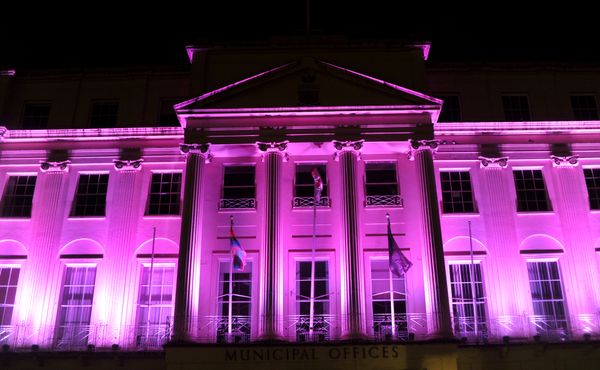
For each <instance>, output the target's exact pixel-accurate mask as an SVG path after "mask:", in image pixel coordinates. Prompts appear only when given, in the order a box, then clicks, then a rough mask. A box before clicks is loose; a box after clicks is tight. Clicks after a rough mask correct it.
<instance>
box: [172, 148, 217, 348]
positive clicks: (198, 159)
mask: <svg viewBox="0 0 600 370" xmlns="http://www.w3.org/2000/svg"><path fill="white" fill-rule="evenodd" d="M180 149H181V152H182V153H183V154H185V155H186V156H187V158H186V164H185V175H184V178H185V182H184V193H183V207H182V208H183V211H182V214H181V236H180V239H179V259H178V265H177V290H176V292H175V318H174V319H175V320H174V325H173V341H174V342H186V341H191V340H192V339H193V338H194V335H195V332H196V327H195V322H196V321H197V319H198V317H197V315H198V304H199V302H198V300H199V290H200V259H201V251H202V216H203V213H202V208H203V187H204V186H203V185H204V164H205V162H206V161H207V160H209V159H210V154H209V150H208V149H209V144H182V145H181V147H180Z"/></svg>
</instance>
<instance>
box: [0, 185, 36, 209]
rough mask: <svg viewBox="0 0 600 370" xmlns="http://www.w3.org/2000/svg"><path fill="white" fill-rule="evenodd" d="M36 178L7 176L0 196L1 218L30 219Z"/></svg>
mask: <svg viewBox="0 0 600 370" xmlns="http://www.w3.org/2000/svg"><path fill="white" fill-rule="evenodd" d="M36 180H37V177H36V176H9V177H8V181H7V183H6V188H5V189H4V194H3V196H2V203H1V205H2V217H27V218H28V217H31V209H32V205H33V193H34V190H35V183H36Z"/></svg>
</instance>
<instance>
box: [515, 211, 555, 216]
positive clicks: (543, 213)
mask: <svg viewBox="0 0 600 370" xmlns="http://www.w3.org/2000/svg"><path fill="white" fill-rule="evenodd" d="M555 214H556V213H555V212H554V211H521V212H519V211H517V216H537V215H539V216H548V215H555Z"/></svg>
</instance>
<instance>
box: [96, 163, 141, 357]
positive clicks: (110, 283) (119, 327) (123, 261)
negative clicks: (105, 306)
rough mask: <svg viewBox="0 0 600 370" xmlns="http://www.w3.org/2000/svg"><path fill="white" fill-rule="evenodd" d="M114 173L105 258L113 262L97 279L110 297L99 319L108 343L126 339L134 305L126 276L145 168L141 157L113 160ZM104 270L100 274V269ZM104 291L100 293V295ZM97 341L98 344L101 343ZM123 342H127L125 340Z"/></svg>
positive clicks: (133, 247)
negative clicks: (141, 179)
mask: <svg viewBox="0 0 600 370" xmlns="http://www.w3.org/2000/svg"><path fill="white" fill-rule="evenodd" d="M113 162H114V166H115V173H114V174H113V175H112V178H111V180H110V181H111V185H110V186H111V188H112V189H114V191H112V194H113V195H112V205H111V207H110V214H109V215H107V216H110V217H109V218H108V231H107V237H106V244H107V246H108V248H106V256H105V259H106V261H109V262H110V263H108V264H106V265H104V266H101V270H99V271H98V275H97V277H96V279H98V280H100V279H102V280H103V281H104V282H105V283H101V282H100V281H98V283H97V284H96V286H97V287H98V293H101V291H100V289H106V294H104V295H103V296H105V297H107V299H108V301H109V302H110V303H111V305H110V309H109V310H107V312H104V310H102V312H101V313H100V315H99V320H101V321H102V322H103V323H106V325H107V332H106V337H105V340H106V343H98V344H104V345H107V346H108V345H111V344H115V343H123V342H122V341H123V340H125V339H126V337H127V334H128V333H127V330H126V328H125V327H124V325H126V321H125V317H126V316H127V314H126V312H124V311H125V310H126V309H128V308H129V309H132V306H131V304H130V302H129V297H128V296H127V295H126V294H125V292H126V288H127V287H128V285H129V282H128V279H127V271H128V266H129V264H130V262H131V256H132V255H133V254H134V252H135V248H136V245H135V236H136V233H137V231H138V230H137V221H138V218H139V216H140V214H139V213H138V212H139V208H138V207H136V199H137V198H138V195H139V193H138V192H137V191H136V190H137V189H138V188H139V187H140V184H139V181H140V178H141V176H140V175H139V174H140V170H141V169H142V162H143V160H142V159H138V160H122V159H116V160H113ZM101 271H102V273H101V274H100V272H101ZM100 295H101V294H98V296H100ZM98 344H97V345H98ZM123 344H124V343H123Z"/></svg>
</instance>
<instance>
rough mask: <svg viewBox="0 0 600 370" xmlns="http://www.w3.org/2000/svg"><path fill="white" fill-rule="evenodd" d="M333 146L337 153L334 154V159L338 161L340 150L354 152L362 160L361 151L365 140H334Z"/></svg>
mask: <svg viewBox="0 0 600 370" xmlns="http://www.w3.org/2000/svg"><path fill="white" fill-rule="evenodd" d="M332 143H333V147H334V148H335V154H334V155H333V159H335V160H336V161H337V160H339V158H340V152H354V153H356V154H357V155H358V159H359V160H360V159H361V158H360V151H361V149H362V147H363V144H364V143H365V141H364V140H354V141H352V140H346V141H338V140H333V141H332Z"/></svg>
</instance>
